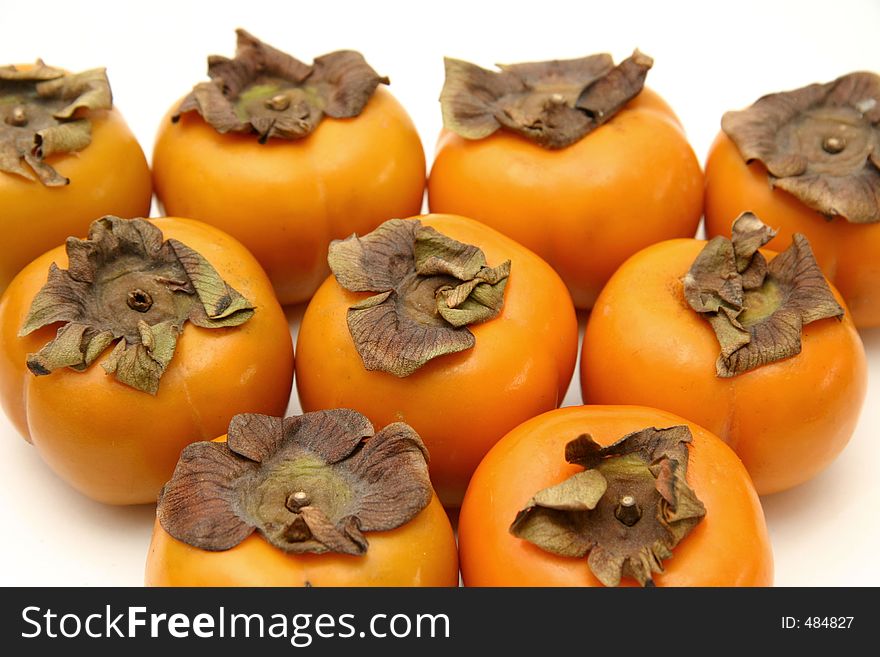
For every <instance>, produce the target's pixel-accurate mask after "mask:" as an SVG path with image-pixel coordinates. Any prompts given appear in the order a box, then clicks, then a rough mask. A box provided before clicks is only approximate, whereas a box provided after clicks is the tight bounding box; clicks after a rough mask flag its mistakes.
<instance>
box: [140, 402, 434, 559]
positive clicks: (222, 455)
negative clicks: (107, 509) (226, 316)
mask: <svg viewBox="0 0 880 657" xmlns="http://www.w3.org/2000/svg"><path fill="white" fill-rule="evenodd" d="M427 458H428V454H427V450H426V449H425V446H424V445H423V444H422V441H421V439H420V438H419V436H418V434H417V433H416V432H415V431H413V429H411V428H410V427H409V426H408V425H406V424H403V423H401V422H396V423H394V424H390V425H388V426H387V427H385V428H384V429H382V430H381V431H379V432H378V433H374V431H373V426H372V425H371V424H370V422H369V420H367V418H365V417H364V416H363V415H361V414H360V413H358V412H356V411H352V410H348V409H337V410H327V411H318V412H315V413H306V414H304V415H299V416H295V417H290V418H285V419H281V418H277V417H269V416H267V415H256V414H244V415H236V416H235V417H234V418H232V422H231V423H230V425H229V433H228V437H227V442H225V443H224V442H197V443H193V444H191V445H189V446H187V447H186V448H185V449H184V450H183V452H182V454H181V456H180V461H179V462H178V464H177V468H176V469H175V471H174V475H173V476H172V478H171V480H170V481H169V482H168V483H167V484H166V485H165V487H164V488H163V490H162V493H161V494H160V496H159V507H158V510H157V513H158V517H159V522H160V523H161V524H162V527H163V528H164V529H165V531H167V532H168V533H169V534H171V536H173V537H174V538H176V539H178V540H180V541H183V542H185V543H188V544H189V545H192V546H195V547H198V548H201V549H203V550H228V549H230V548H232V547H234V546H236V545H238V544H239V543H241V542H242V541H243V540H244V539H245V538H247V537H248V536H250V535H251V534H252V533H253V532H254V530H258V531H259V532H260V533H261V534H262V535H263V536H264V537H265V538H266V540H268V541H269V542H270V543H271V544H272V545H274V546H275V547H277V548H279V549H281V550H284V551H285V552H292V553H304V552H313V553H323V552H338V553H342V554H351V555H363V554H365V553H366V551H367V548H368V542H367V538H366V537H365V536H364V534H363V532H371V531H387V530H391V529H395V528H396V527H400V526H401V525H404V524H406V523H407V522H409V521H410V520H412V519H413V518H414V517H415V516H416V515H417V514H418V513H419V512H420V511H421V510H422V509H424V508H425V507H426V506H427V505H428V503H429V502H430V501H431V497H432V494H433V493H432V489H431V482H430V480H429V479H428V466H427Z"/></svg>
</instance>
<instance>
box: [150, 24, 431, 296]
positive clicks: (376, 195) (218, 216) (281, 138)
mask: <svg viewBox="0 0 880 657" xmlns="http://www.w3.org/2000/svg"><path fill="white" fill-rule="evenodd" d="M208 74H209V75H210V76H211V78H212V81H211V82H205V83H201V84H198V85H196V87H195V88H194V90H193V91H192V93H190V94H189V95H188V96H187V97H186V98H184V100H183V101H182V102H180V103H177V104H175V106H174V107H173V108H172V110H171V111H170V112H169V113H168V115H167V116H166V117H165V118H164V119H163V120H162V124H161V127H160V128H159V133H158V136H157V137H156V145H155V150H154V151H153V182H154V184H155V187H156V195H157V197H158V199H159V202H160V203H161V204H162V206H163V207H164V209H165V212H167V213H169V214H173V215H179V216H186V217H193V218H195V219H201V220H202V221H206V222H209V223H211V224H212V225H215V226H217V227H219V228H221V229H222V230H224V231H226V232H227V233H229V234H230V235H232V236H233V237H235V238H237V239H238V240H240V241H241V242H242V243H243V244H244V245H245V246H246V247H247V248H248V249H249V250H250V251H251V252H252V253H253V254H254V255H255V256H256V258H257V260H259V261H260V264H262V265H263V267H264V268H265V270H266V272H267V273H268V275H269V278H270V279H271V281H272V284H273V286H274V287H275V291H276V293H277V296H278V299H279V301H281V303H282V304H291V303H299V302H302V301H306V300H307V299H308V298H309V297H311V295H312V294H313V293H314V291H315V289H317V287H318V285H320V284H321V282H322V281H323V280H324V278H326V276H327V274H328V271H327V262H326V255H327V246H328V245H329V243H330V241H331V240H332V239H334V238H338V237H345V236H346V235H348V234H350V233H352V232H358V233H366V232H369V231H370V230H372V229H373V228H375V227H376V226H378V225H379V224H380V223H382V222H383V221H385V220H386V219H389V218H391V217H406V216H410V215H413V214H418V212H419V211H420V210H421V206H422V196H423V194H424V188H425V155H424V151H423V149H422V144H421V141H420V140H419V136H418V133H417V132H416V129H415V126H414V125H413V123H412V121H411V120H410V118H409V116H408V115H407V113H406V111H405V110H404V109H403V107H402V106H401V105H400V104H399V103H398V102H397V101H396V100H395V99H394V97H393V96H392V95H391V94H390V93H388V92H387V91H385V90H384V89H382V88H379V85H380V84H383V83H384V84H387V83H388V80H387V78H383V77H380V76H379V75H378V74H377V73H376V72H375V71H374V70H373V69H372V68H370V66H369V65H368V64H367V63H366V62H365V61H364V59H363V57H362V56H361V55H360V54H359V53H356V52H353V51H340V52H335V53H331V54H328V55H324V56H322V57H318V58H317V59H316V60H315V62H314V64H312V65H311V66H307V65H306V64H304V63H302V62H300V61H298V60H296V59H294V58H293V57H291V56H289V55H287V54H284V53H282V52H280V51H278V50H276V49H274V48H272V47H270V46H268V45H265V44H263V43H261V42H260V41H259V40H257V39H255V38H254V37H253V36H251V35H249V34H248V33H247V32H244V31H243V30H239V31H238V50H237V53H236V57H235V59H234V60H228V59H226V58H224V57H211V58H210V59H209V67H208ZM206 117H207V118H206Z"/></svg>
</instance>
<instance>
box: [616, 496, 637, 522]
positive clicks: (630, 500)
mask: <svg viewBox="0 0 880 657" xmlns="http://www.w3.org/2000/svg"><path fill="white" fill-rule="evenodd" d="M614 517H615V518H617V519H618V520H619V521H620V522H622V523H623V524H624V525H626V526H627V527H632V526H633V525H634V524H636V523H637V522H638V521H639V520H641V518H642V510H641V509H640V508H639V505H638V504H637V503H636V498H634V497H633V496H632V495H624V496H622V497H621V498H620V500H619V501H618V503H617V509H615V511H614Z"/></svg>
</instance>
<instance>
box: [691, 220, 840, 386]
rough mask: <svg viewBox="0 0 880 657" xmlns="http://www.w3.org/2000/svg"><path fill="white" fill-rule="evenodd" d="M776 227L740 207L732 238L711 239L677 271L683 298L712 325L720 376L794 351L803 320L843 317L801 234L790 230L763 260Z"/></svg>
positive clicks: (788, 355)
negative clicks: (779, 248) (781, 247)
mask: <svg viewBox="0 0 880 657" xmlns="http://www.w3.org/2000/svg"><path fill="white" fill-rule="evenodd" d="M775 234H776V232H775V231H773V230H772V229H770V228H768V227H767V226H765V225H764V224H763V223H762V222H761V220H760V219H758V218H757V217H756V216H755V215H753V214H751V213H748V212H747V213H744V214H742V215H740V216H739V217H738V218H737V219H736V221H735V222H734V224H733V236H732V238H731V239H727V238H726V237H715V238H713V239H712V240H710V241H709V242H708V243H707V244H706V246H705V248H704V249H703V250H702V251H701V252H700V255H699V256H697V259H696V260H695V261H694V264H693V265H692V266H691V268H690V270H689V271H688V273H687V274H686V275H685V277H684V280H683V284H684V295H685V299H686V300H687V302H688V304H689V305H690V307H691V308H692V309H693V310H694V311H696V312H698V313H700V314H701V315H702V316H703V317H705V319H706V320H707V321H708V322H709V323H710V324H711V325H712V329H713V330H714V331H715V335H716V337H717V338H718V343H719V345H720V346H721V354H720V355H719V357H718V360H717V362H716V366H715V369H716V372H717V374H718V376H720V377H732V376H736V375H738V374H742V373H743V372H747V371H749V370H752V369H755V368H757V367H761V366H763V365H767V364H769V363H773V362H775V361H778V360H782V359H784V358H789V357H791V356H794V355H796V354H798V353H800V351H801V334H802V329H803V326H804V324H809V323H810V322H815V321H818V320H821V319H827V318H830V317H837V318H840V317H842V316H843V308H842V307H841V306H840V304H838V303H837V300H836V299H835V298H834V295H833V294H832V293H831V289H830V288H829V286H828V283H827V281H826V280H825V277H824V276H823V274H822V271H821V270H820V269H819V265H818V264H817V263H816V259H815V258H814V257H813V251H812V249H811V248H810V243H809V242H808V241H807V238H806V237H804V236H803V235H801V234H795V235H794V237H793V239H792V244H791V246H790V247H789V248H788V249H786V250H785V251H783V252H782V253H780V254H779V255H777V256H776V257H775V258H774V259H773V260H771V261H770V262H769V263H768V262H767V260H766V259H765V258H764V256H763V255H761V253H760V252H759V251H758V249H759V248H760V247H761V246H763V245H764V244H766V243H767V242H769V241H770V240H771V239H773V237H774V235H775Z"/></svg>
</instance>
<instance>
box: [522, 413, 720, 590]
mask: <svg viewBox="0 0 880 657" xmlns="http://www.w3.org/2000/svg"><path fill="white" fill-rule="evenodd" d="M690 442H691V433H690V430H689V429H688V428H687V427H686V426H676V427H670V428H668V429H656V428H647V429H642V430H641V431H637V432H634V433H631V434H629V435H627V436H624V437H623V438H621V439H620V440H618V441H617V442H615V443H614V444H612V445H609V446H608V447H601V446H600V445H599V444H598V443H596V442H595V441H594V440H593V439H592V438H591V437H590V436H589V435H587V434H584V435H581V436H579V437H578V438H576V439H575V440H572V441H571V442H570V443H568V444H567V445H566V447H565V460H566V461H568V462H569V463H574V464H577V465H581V466H583V468H584V470H583V471H581V472H577V473H576V474H574V475H572V476H571V477H569V478H568V479H566V480H564V481H562V482H561V483H559V484H557V485H555V486H551V487H549V488H545V489H543V490H540V491H538V492H537V493H535V495H534V496H533V497H532V498H531V499H530V500H529V501H528V503H527V504H526V506H525V508H523V509H522V510H521V511H520V512H519V513H518V514H517V516H516V518H515V519H514V521H513V524H512V525H511V526H510V532H511V534H513V535H514V536H516V537H517V538H521V539H524V540H527V541H529V542H531V543H534V544H535V545H537V546H538V547H540V548H541V549H543V550H546V551H547V552H552V553H553V554H558V555H560V556H564V557H572V558H581V557H587V565H588V566H589V568H590V570H591V572H592V573H593V574H594V575H595V576H596V578H597V579H598V580H599V581H600V582H602V584H604V585H605V586H617V585H618V584H620V581H621V579H622V578H623V577H631V578H633V579H635V580H636V581H637V582H638V583H639V584H641V585H642V586H645V585H648V584H651V583H653V577H654V574H655V573H662V572H663V561H665V560H666V559H669V558H671V557H672V556H673V549H674V548H675V546H676V545H678V543H680V542H681V541H682V540H683V539H684V538H685V537H686V536H687V535H688V534H689V533H690V532H691V531H692V530H693V529H694V527H696V526H697V525H698V524H699V523H700V521H701V520H702V518H703V516H704V515H705V514H706V509H705V507H704V506H703V504H702V502H700V500H699V499H698V498H697V496H696V493H694V491H693V489H691V487H690V486H689V485H688V483H687V467H688V448H687V444H688V443H690Z"/></svg>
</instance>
